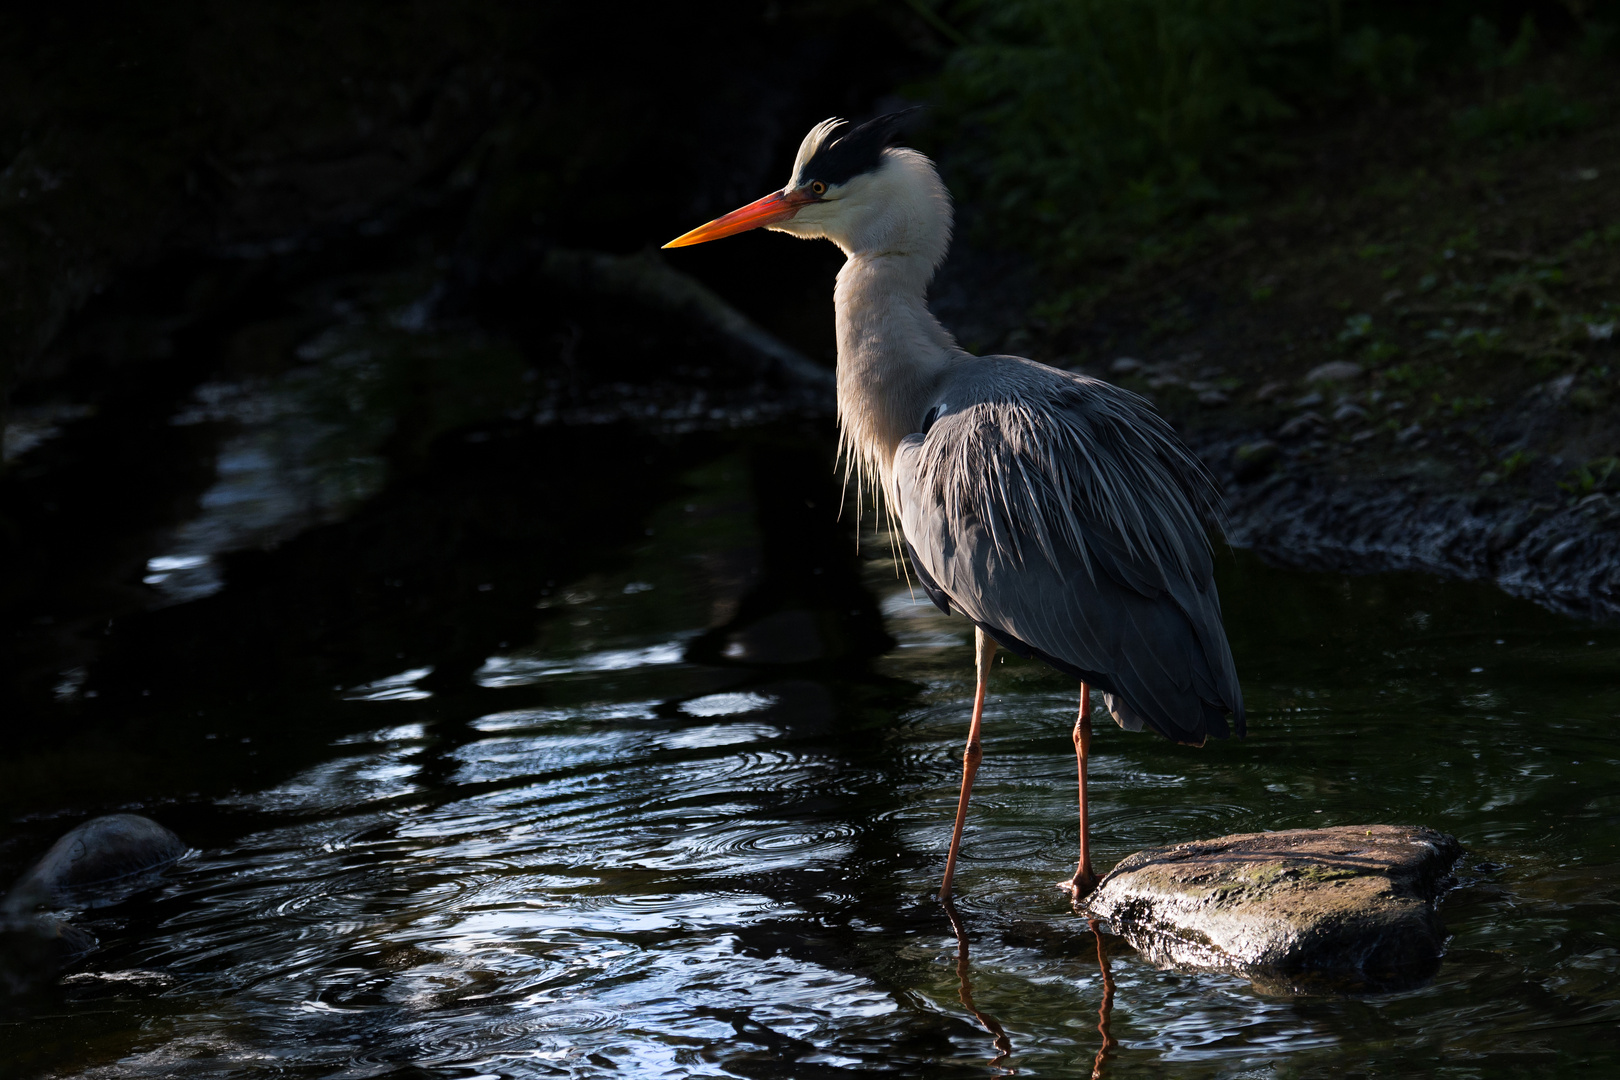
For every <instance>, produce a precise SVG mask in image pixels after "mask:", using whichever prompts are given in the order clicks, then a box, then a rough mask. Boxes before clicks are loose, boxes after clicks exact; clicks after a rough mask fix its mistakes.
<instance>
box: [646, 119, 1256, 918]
mask: <svg viewBox="0 0 1620 1080" xmlns="http://www.w3.org/2000/svg"><path fill="white" fill-rule="evenodd" d="M902 115H903V114H893V115H889V116H883V117H879V118H877V119H875V120H871V121H868V122H867V123H864V124H861V125H859V126H855V125H851V124H849V123H846V122H845V121H842V120H827V121H824V122H822V123H820V124H817V125H816V126H815V127H814V128H812V129H811V130H810V133H809V134H808V135H806V136H805V138H804V142H803V144H802V145H801V146H800V147H799V153H798V157H797V159H796V160H795V161H794V163H793V172H792V176H791V178H790V179H789V180H788V183H787V185H786V186H785V187H784V188H782V190H781V191H776V192H772V193H771V194H769V195H767V196H765V197H764V198H762V199H759V200H757V201H755V202H752V203H750V204H748V205H747V206H744V207H742V208H741V209H739V210H735V211H733V212H732V213H730V214H727V215H725V216H724V217H721V218H718V219H716V220H714V221H711V222H709V223H708V224H707V225H704V226H701V227H700V228H697V229H693V230H692V231H691V232H688V233H686V234H684V235H683V236H680V237H677V238H676V239H675V240H672V241H670V242H669V243H668V244H666V245H664V246H665V247H684V246H686V245H688V244H699V243H703V242H705V241H708V240H717V239H719V238H721V237H724V236H731V235H733V234H736V233H740V232H743V231H745V230H748V229H755V228H760V227H765V228H769V229H775V230H777V231H779V232H785V233H790V234H792V235H794V236H799V237H803V238H806V239H817V238H824V239H827V240H831V241H832V242H833V243H835V244H837V245H838V246H839V247H840V248H841V249H843V251H844V253H845V255H847V256H848V261H847V262H845V264H844V266H843V269H841V270H840V271H839V273H838V282H837V286H836V289H835V290H834V293H833V303H834V308H835V312H836V324H837V337H838V370H837V390H838V422H839V445H840V453H841V456H842V458H843V461H844V463H845V468H846V477H848V478H850V479H852V480H853V482H854V485H855V487H856V493H857V495H856V497H857V503H859V502H860V501H861V499H862V497H863V496H864V495H865V494H867V493H873V494H874V495H876V496H880V497H881V499H882V501H883V505H884V506H885V508H886V510H887V512H888V515H889V517H890V521H891V524H893V525H896V526H898V530H899V531H900V532H901V534H902V535H903V536H904V539H905V547H906V551H907V552H908V553H909V555H910V558H911V564H912V567H913V568H914V569H915V571H916V574H917V578H918V580H919V581H920V582H921V584H922V586H923V588H924V589H925V590H926V591H927V593H928V595H929V597H930V598H931V599H932V600H933V601H934V603H936V604H938V605H939V607H940V608H941V610H943V611H945V612H946V613H949V612H950V611H952V610H953V609H954V610H956V611H958V612H960V613H962V614H963V615H966V616H967V617H968V618H969V619H971V620H972V621H973V623H974V626H975V628H976V629H975V633H974V639H975V649H974V652H975V661H976V664H975V666H976V670H977V686H976V689H975V692H974V697H973V719H972V721H971V723H970V726H969V729H968V739H967V748H966V750H965V752H964V754H963V768H962V788H961V794H960V796H959V798H958V800H957V808H956V824H955V828H954V829H953V831H952V834H951V843H950V851H949V854H948V855H947V856H946V860H945V875H944V882H943V884H942V885H941V886H940V897H941V898H948V897H949V896H950V894H951V883H952V879H953V878H954V876H955V872H956V860H957V854H958V852H959V850H960V848H961V843H962V830H963V826H964V823H965V822H966V818H967V806H968V798H969V795H970V794H971V793H972V790H973V779H974V775H975V773H976V772H977V769H978V765H979V761H980V758H981V756H982V750H981V747H980V742H981V737H980V732H981V724H982V718H983V713H984V697H985V687H986V683H987V681H988V678H989V674H990V662H991V660H992V659H993V658H994V656H995V652H996V649H997V647H998V646H1000V647H1003V648H1006V649H1009V650H1011V651H1012V652H1014V653H1017V654H1018V655H1020V656H1026V657H1036V658H1039V659H1041V660H1044V661H1045V662H1046V663H1048V664H1050V665H1052V666H1053V667H1055V668H1057V669H1058V670H1060V671H1064V672H1067V673H1068V674H1070V675H1073V676H1075V677H1076V678H1078V679H1079V680H1080V715H1079V717H1078V719H1077V720H1076V722H1075V726H1074V733H1073V737H1074V747H1075V757H1076V762H1077V766H1078V772H1079V778H1080V860H1079V864H1078V865H1077V866H1076V868H1075V871H1074V874H1073V875H1072V876H1071V877H1070V878H1069V879H1068V881H1066V882H1064V883H1063V884H1064V886H1065V887H1066V888H1067V889H1068V890H1069V892H1070V894H1071V895H1072V896H1073V897H1074V898H1075V899H1077V900H1078V899H1079V898H1080V897H1082V896H1084V895H1085V894H1087V893H1089V892H1090V891H1091V890H1092V889H1094V888H1095V887H1096V885H1097V875H1096V873H1095V872H1094V870H1093V869H1092V864H1091V837H1090V824H1091V821H1090V814H1089V811H1088V802H1087V798H1086V795H1087V792H1086V786H1087V784H1086V780H1087V777H1086V773H1087V760H1088V758H1089V756H1090V752H1091V690H1092V688H1094V687H1095V688H1096V689H1097V690H1098V691H1099V692H1101V694H1102V700H1103V704H1104V706H1105V707H1106V709H1107V710H1108V712H1109V713H1110V715H1112V716H1113V718H1114V720H1115V721H1116V722H1118V724H1119V725H1120V726H1121V727H1123V728H1126V729H1127V730H1131V731H1139V730H1141V729H1143V728H1151V729H1152V730H1154V731H1157V732H1158V733H1159V734H1161V735H1164V736H1166V737H1167V738H1170V739H1173V740H1175V741H1176V742H1182V743H1191V744H1193V745H1202V743H1203V742H1204V740H1205V739H1206V738H1208V737H1210V736H1214V737H1216V738H1225V737H1226V736H1227V734H1228V733H1229V730H1230V729H1229V728H1228V724H1227V719H1226V717H1227V715H1228V714H1230V715H1231V717H1232V722H1231V728H1232V729H1235V730H1236V731H1237V733H1238V735H1239V736H1241V735H1242V734H1243V697H1242V693H1241V691H1240V690H1239V687H1238V679H1237V672H1236V670H1235V669H1234V667H1233V664H1232V652H1231V649H1230V648H1228V646H1227V642H1226V634H1225V631H1224V630H1223V628H1222V625H1221V610H1220V600H1219V599H1218V597H1217V596H1216V593H1215V583H1214V579H1213V558H1212V554H1211V550H1210V543H1209V529H1210V528H1211V527H1212V526H1213V525H1214V524H1215V523H1216V522H1217V520H1218V518H1219V503H1220V496H1219V492H1218V490H1217V488H1216V485H1215V482H1214V480H1213V478H1212V477H1211V476H1210V475H1209V473H1208V471H1207V470H1206V469H1205V468H1204V467H1203V465H1202V464H1201V463H1200V462H1199V461H1198V459H1197V458H1196V457H1194V456H1193V454H1192V453H1191V452H1190V451H1189V450H1188V449H1187V448H1186V446H1184V445H1183V444H1182V442H1181V440H1180V439H1179V438H1178V437H1177V436H1176V433H1175V431H1174V430H1173V429H1172V428H1171V427H1170V425H1169V424H1168V423H1166V422H1165V421H1164V419H1163V418H1162V417H1160V416H1159V415H1158V414H1157V413H1156V412H1154V410H1153V408H1152V406H1151V405H1150V404H1149V403H1148V402H1147V401H1146V400H1145V399H1143V398H1141V397H1138V396H1137V395H1135V394H1132V393H1130V392H1129V391H1126V390H1122V389H1120V388H1119V387H1116V386H1112V385H1110V384H1108V383H1106V382H1103V381H1101V380H1099V379H1093V378H1089V377H1087V376H1084V375H1079V374H1075V373H1073V372H1069V371H1061V370H1059V369H1057V368H1052V367H1048V366H1046V365H1045V364H1039V363H1036V362H1034V361H1032V360H1026V359H1023V358H1022V357H1017V356H973V355H971V354H970V353H968V352H966V351H965V350H963V349H962V348H960V347H959V346H958V345H957V343H956V340H955V339H954V338H953V337H952V336H951V335H950V333H949V332H948V331H946V330H945V328H944V327H943V326H941V325H940V323H939V320H937V319H936V318H935V317H934V315H933V313H932V312H930V311H929V309H928V301H927V290H928V285H929V283H930V281H932V279H933V276H934V271H935V270H936V269H937V268H938V266H939V265H940V263H941V262H942V261H943V260H944V258H945V253H946V250H947V249H948V248H949V246H950V239H951V220H952V218H951V200H950V195H949V193H948V192H947V191H946V190H945V185H944V184H943V183H942V182H941V180H940V178H939V174H938V173H937V172H936V171H935V169H934V165H933V163H932V162H931V161H929V160H928V158H926V157H924V156H923V155H922V154H920V153H918V152H917V151H915V150H911V149H906V148H902V147H895V146H891V145H890V143H891V142H892V141H893V139H894V136H895V134H896V133H897V131H898V128H899V122H900V118H901V116H902Z"/></svg>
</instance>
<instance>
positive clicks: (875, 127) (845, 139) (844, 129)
mask: <svg viewBox="0 0 1620 1080" xmlns="http://www.w3.org/2000/svg"><path fill="white" fill-rule="evenodd" d="M921 108H922V106H920V105H914V106H912V107H911V108H909V109H902V110H900V111H899V112H892V113H886V114H885V115H883V116H877V117H873V118H872V119H871V120H868V121H866V122H865V123H864V124H851V123H850V122H849V121H848V120H824V121H822V122H821V123H820V124H817V125H816V127H815V128H814V129H813V130H812V131H811V132H810V137H809V138H807V139H806V140H805V145H804V146H803V147H802V148H801V149H800V150H799V163H798V168H797V169H795V170H794V183H795V184H801V183H806V182H808V181H811V180H820V181H822V182H823V183H827V184H847V183H848V182H849V181H850V180H852V179H854V178H855V177H857V176H859V175H860V174H861V173H864V172H870V171H872V170H873V169H875V168H877V167H878V163H879V162H880V161H882V159H883V151H884V149H885V148H886V147H888V146H890V145H892V144H893V143H894V141H895V138H896V137H897V136H898V135H899V134H900V129H901V127H902V126H904V124H905V122H906V121H907V119H908V118H909V117H910V116H911V115H912V114H913V113H916V112H917V111H919V110H920V109H921Z"/></svg>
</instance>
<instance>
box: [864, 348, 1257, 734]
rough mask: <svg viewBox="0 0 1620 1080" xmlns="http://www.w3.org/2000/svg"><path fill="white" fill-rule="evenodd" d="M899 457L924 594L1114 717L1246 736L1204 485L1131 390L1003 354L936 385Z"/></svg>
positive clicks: (899, 493) (903, 513) (1212, 511)
mask: <svg viewBox="0 0 1620 1080" xmlns="http://www.w3.org/2000/svg"><path fill="white" fill-rule="evenodd" d="M925 427H926V430H925V431H924V432H920V433H917V434H914V435H911V436H908V437H907V438H906V439H905V440H903V442H902V443H901V445H900V448H899V451H898V453H897V454H896V457H895V463H894V474H893V475H894V494H895V499H896V502H897V507H896V509H897V510H898V512H899V516H900V520H901V525H902V528H903V529H904V532H905V536H906V541H907V544H908V547H909V548H910V550H911V554H912V560H913V563H914V564H915V566H916V568H917V571H918V574H919V576H920V577H921V578H922V579H923V581H924V584H925V587H927V588H928V591H929V594H930V595H931V596H933V597H934V599H935V602H936V603H942V606H943V604H949V605H950V606H952V607H955V608H956V609H957V610H959V611H961V612H962V613H963V614H964V615H966V616H968V617H969V618H970V619H972V620H973V621H974V622H975V623H978V624H979V625H980V626H982V627H984V629H985V630H986V631H987V632H988V633H990V634H991V635H992V636H994V637H995V638H996V639H997V640H998V641H1000V642H1001V643H1002V644H1003V645H1005V646H1007V647H1008V648H1010V649H1012V650H1013V651H1015V652H1019V653H1022V654H1024V655H1030V656H1036V657H1039V658H1040V659H1043V660H1045V661H1047V662H1048V663H1051V664H1052V665H1053V666H1055V667H1058V668H1059V669H1061V670H1064V671H1067V672H1069V673H1071V674H1073V675H1076V676H1077V677H1079V678H1082V679H1084V680H1086V681H1087V682H1089V683H1091V684H1092V685H1094V686H1096V687H1097V688H1098V689H1099V690H1101V691H1102V692H1103V693H1104V694H1105V695H1107V697H1106V699H1105V700H1106V704H1107V705H1108V707H1109V709H1110V710H1111V711H1112V712H1113V714H1114V717H1115V719H1116V720H1118V721H1119V722H1120V724H1121V725H1122V726H1125V727H1128V728H1132V729H1138V728H1140V727H1142V726H1144V725H1145V726H1147V727H1151V728H1153V729H1154V730H1156V731H1158V732H1160V733H1161V734H1163V735H1165V736H1166V737H1168V738H1171V739H1174V740H1175V741H1177V742H1187V743H1195V744H1196V743H1202V742H1203V741H1204V739H1205V738H1207V737H1209V736H1214V737H1216V738H1224V737H1225V736H1226V735H1227V734H1228V733H1229V730H1230V729H1229V727H1228V723H1227V720H1226V714H1227V713H1231V714H1232V717H1233V724H1232V726H1233V727H1235V728H1236V730H1237V733H1238V734H1239V735H1240V736H1241V735H1242V734H1243V700H1242V694H1241V690H1240V689H1239V686H1238V681H1237V673H1236V670H1235V668H1234V666H1233V663H1232V654H1231V649H1230V648H1229V646H1228V645H1227V641H1226V634H1225V631H1224V629H1223V627H1222V625H1221V612H1220V600H1219V598H1218V596H1217V595H1216V591H1215V584H1214V580H1213V564H1212V557H1211V553H1210V548H1209V540H1208V527H1209V525H1210V524H1211V523H1212V520H1213V518H1214V517H1215V515H1216V514H1218V499H1219V495H1218V492H1217V491H1216V489H1215V486H1214V483H1213V481H1212V480H1211V478H1210V477H1209V475H1208V474H1207V472H1205V471H1204V469H1203V467H1202V466H1201V465H1200V464H1199V463H1198V461H1197V459H1195V458H1194V457H1193V456H1192V455H1191V453H1190V452H1188V451H1187V449H1186V448H1185V447H1184V446H1183V445H1182V444H1181V441H1180V440H1179V439H1178V438H1177V437H1176V435H1175V433H1174V432H1173V431H1172V430H1171V429H1170V427H1169V425H1167V424H1166V423H1165V422H1164V421H1163V419H1161V418H1160V417H1159V416H1158V415H1157V414H1156V413H1154V412H1153V410H1152V408H1151V407H1150V406H1149V405H1148V404H1147V402H1145V401H1143V400H1142V399H1141V398H1139V397H1137V396H1136V395H1134V394H1130V393H1129V392H1127V391H1124V390H1121V389H1119V388H1117V387H1114V386H1111V385H1109V384H1107V383H1103V382H1100V381H1097V380H1094V379H1087V378H1084V377H1082V376H1077V375H1073V374H1071V373H1069V372H1062V371H1057V370H1056V369H1053V368H1049V367H1045V366H1043V365H1040V364H1035V363H1033V362H1031V361H1027V360H1021V359H1018V358H1015V357H981V358H978V359H976V360H974V361H971V362H969V363H966V364H964V365H962V367H961V368H959V369H957V371H956V372H955V373H953V375H952V377H951V378H950V379H949V380H947V381H946V383H945V384H944V385H943V387H942V390H941V393H940V395H939V401H938V402H937V403H936V405H935V407H934V409H933V410H932V411H931V412H930V414H929V421H928V422H927V423H926V425H925Z"/></svg>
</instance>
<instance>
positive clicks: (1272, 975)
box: [1087, 825, 1462, 993]
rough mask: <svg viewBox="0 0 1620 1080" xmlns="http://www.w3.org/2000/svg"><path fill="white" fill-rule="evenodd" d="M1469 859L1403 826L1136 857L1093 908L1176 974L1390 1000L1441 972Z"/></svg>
mask: <svg viewBox="0 0 1620 1080" xmlns="http://www.w3.org/2000/svg"><path fill="white" fill-rule="evenodd" d="M1461 854H1462V848H1461V847H1460V846H1459V845H1458V843H1457V841H1456V839H1455V838H1453V837H1450V836H1447V835H1445V834H1443V833H1439V832H1435V831H1434V830H1432V829H1424V828H1401V827H1397V826H1393V825H1355V826H1340V827H1338V828H1332V829H1292V830H1288V831H1285V832H1271V833H1245V834H1240V835H1235V836H1223V837H1220V838H1219V839H1215V840H1203V841H1199V842H1197V843H1191V844H1181V845H1178V846H1176V847H1170V848H1154V849H1149V850H1147V851H1140V852H1137V853H1136V854H1135V855H1132V856H1130V857H1129V858H1127V859H1125V860H1124V861H1123V862H1121V863H1120V864H1119V865H1118V866H1116V867H1114V869H1113V871H1112V872H1111V873H1110V874H1109V875H1108V876H1107V877H1106V878H1105V879H1103V882H1102V884H1101V886H1100V887H1099V888H1098V889H1097V891H1096V892H1095V893H1093V894H1092V895H1091V897H1090V898H1089V900H1088V901H1087V907H1088V909H1089V912H1090V914H1092V915H1094V916H1096V917H1097V918H1100V919H1103V920H1105V921H1106V922H1107V924H1108V926H1109V928H1110V929H1112V930H1113V931H1114V932H1115V933H1116V934H1119V935H1120V936H1121V937H1123V938H1125V939H1126V940H1127V941H1129V942H1130V943H1131V945H1132V946H1134V947H1135V948H1136V949H1137V950H1138V951H1139V952H1141V953H1142V954H1143V955H1144V956H1146V957H1148V958H1149V959H1150V960H1153V961H1154V962H1156V963H1160V964H1163V965H1166V966H1172V967H1182V968H1196V969H1204V970H1214V971H1225V972H1231V973H1234V974H1240V975H1244V976H1246V977H1248V978H1250V979H1252V980H1253V981H1254V983H1255V985H1256V986H1257V987H1258V988H1260V989H1262V990H1266V991H1270V992H1283V993H1288V992H1306V991H1312V990H1327V991H1335V992H1343V991H1358V990H1389V989H1396V988H1400V987H1405V986H1412V985H1416V984H1418V983H1421V982H1422V981H1424V980H1426V979H1427V978H1429V977H1430V976H1431V975H1432V974H1433V973H1434V971H1435V970H1436V968H1437V967H1438V965H1439V961H1440V956H1441V953H1442V951H1443V947H1444V943H1445V929H1444V927H1443V926H1442V925H1441V923H1440V919H1439V916H1438V915H1437V914H1436V912H1435V903H1436V901H1437V900H1438V899H1439V897H1440V894H1441V892H1442V891H1443V889H1444V888H1445V887H1446V884H1447V882H1448V881H1449V878H1450V872H1451V868H1452V867H1453V866H1454V865H1455V864H1456V862H1457V859H1458V858H1459V857H1460V856H1461Z"/></svg>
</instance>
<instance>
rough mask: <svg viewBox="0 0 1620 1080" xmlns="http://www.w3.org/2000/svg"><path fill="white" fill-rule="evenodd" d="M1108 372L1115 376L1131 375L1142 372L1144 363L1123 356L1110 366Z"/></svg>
mask: <svg viewBox="0 0 1620 1080" xmlns="http://www.w3.org/2000/svg"><path fill="white" fill-rule="evenodd" d="M1108 370H1109V371H1110V372H1111V373H1113V374H1115V375H1129V374H1131V373H1132V372H1136V371H1141V370H1142V361H1140V360H1137V359H1135V358H1134V357H1130V356H1121V357H1119V358H1118V359H1116V360H1115V361H1114V362H1113V363H1112V364H1109V365H1108Z"/></svg>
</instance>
